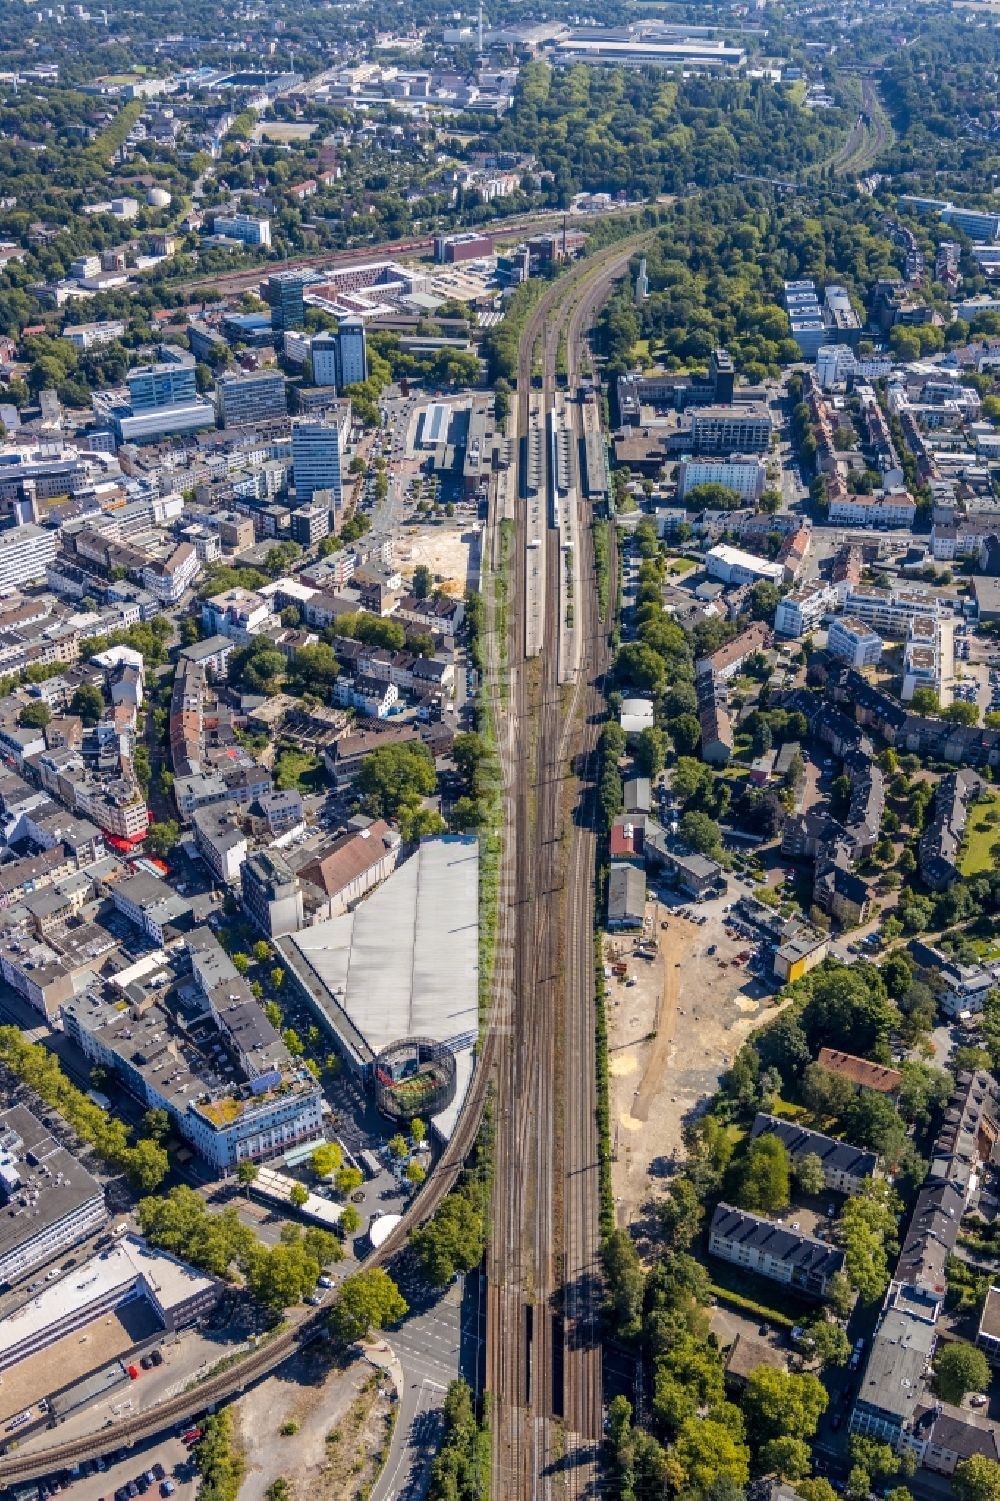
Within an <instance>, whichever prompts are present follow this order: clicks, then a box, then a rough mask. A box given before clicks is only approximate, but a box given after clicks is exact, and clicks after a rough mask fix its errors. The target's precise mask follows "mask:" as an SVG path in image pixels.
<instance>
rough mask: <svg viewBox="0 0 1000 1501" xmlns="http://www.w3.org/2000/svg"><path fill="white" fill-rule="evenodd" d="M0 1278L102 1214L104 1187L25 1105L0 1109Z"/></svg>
mask: <svg viewBox="0 0 1000 1501" xmlns="http://www.w3.org/2000/svg"><path fill="white" fill-rule="evenodd" d="M0 1202H2V1204H3V1213H2V1214H0V1284H2V1283H10V1282H17V1281H18V1280H19V1279H20V1278H22V1277H24V1276H26V1275H27V1274H28V1273H29V1272H30V1271H32V1269H33V1268H34V1267H36V1266H41V1265H42V1264H43V1263H44V1262H46V1261H49V1260H51V1258H52V1257H53V1256H58V1255H59V1254H60V1253H61V1252H62V1251H66V1250H69V1248H70V1247H71V1246H75V1245H76V1244H77V1243H78V1242H79V1241H81V1240H83V1239H84V1237H85V1236H87V1235H90V1234H92V1233H93V1232H94V1231H95V1230H97V1229H99V1228H100V1226H101V1225H103V1224H104V1221H105V1220H106V1219H107V1214H108V1211H107V1207H106V1205H105V1203H104V1193H103V1191H102V1189H101V1185H100V1184H99V1183H98V1182H97V1180H96V1178H93V1177H91V1175H90V1173H88V1172H87V1170H86V1168H84V1167H82V1166H81V1164H80V1163H79V1162H77V1161H76V1159H75V1158H74V1157H71V1156H70V1154H69V1152H67V1151H66V1150H65V1148H63V1147H61V1146H60V1145H59V1143H58V1142H57V1141H56V1140H55V1138H54V1137H53V1136H52V1135H51V1133H50V1132H49V1131H48V1130H47V1129H46V1128H45V1127H44V1126H43V1125H42V1123H41V1121H40V1120H38V1119H37V1117H36V1116H34V1115H32V1113H31V1111H30V1110H26V1109H25V1108H24V1106H23V1105H16V1106H14V1107H13V1108H12V1109H10V1110H5V1111H4V1112H3V1114H2V1115H0Z"/></svg>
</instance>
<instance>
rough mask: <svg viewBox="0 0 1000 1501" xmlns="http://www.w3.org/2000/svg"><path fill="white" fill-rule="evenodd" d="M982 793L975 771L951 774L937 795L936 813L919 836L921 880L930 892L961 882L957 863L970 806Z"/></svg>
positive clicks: (941, 783)
mask: <svg viewBox="0 0 1000 1501" xmlns="http://www.w3.org/2000/svg"><path fill="white" fill-rule="evenodd" d="M982 791H983V780H982V778H981V777H980V776H977V774H976V773H975V772H974V771H950V772H948V773H947V774H946V775H945V776H943V777H942V778H941V780H940V782H939V783H938V785H937V789H936V791H935V793H934V812H933V815H932V816H931V818H930V820H929V821H928V823H927V825H926V827H925V828H924V831H923V833H922V834H921V836H920V878H921V880H922V881H923V883H924V885H925V886H928V887H929V888H930V890H931V891H945V890H947V888H948V887H949V886H952V885H954V883H955V882H956V881H957V880H959V878H960V874H961V873H960V871H959V868H958V859H959V855H960V853H961V849H962V837H963V835H964V833H965V825H966V821H967V819H968V813H969V804H970V803H972V802H973V801H974V800H975V799H976V798H977V797H979V796H980V794H981V793H982Z"/></svg>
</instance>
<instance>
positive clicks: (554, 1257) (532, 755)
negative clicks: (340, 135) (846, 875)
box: [0, 237, 642, 1498]
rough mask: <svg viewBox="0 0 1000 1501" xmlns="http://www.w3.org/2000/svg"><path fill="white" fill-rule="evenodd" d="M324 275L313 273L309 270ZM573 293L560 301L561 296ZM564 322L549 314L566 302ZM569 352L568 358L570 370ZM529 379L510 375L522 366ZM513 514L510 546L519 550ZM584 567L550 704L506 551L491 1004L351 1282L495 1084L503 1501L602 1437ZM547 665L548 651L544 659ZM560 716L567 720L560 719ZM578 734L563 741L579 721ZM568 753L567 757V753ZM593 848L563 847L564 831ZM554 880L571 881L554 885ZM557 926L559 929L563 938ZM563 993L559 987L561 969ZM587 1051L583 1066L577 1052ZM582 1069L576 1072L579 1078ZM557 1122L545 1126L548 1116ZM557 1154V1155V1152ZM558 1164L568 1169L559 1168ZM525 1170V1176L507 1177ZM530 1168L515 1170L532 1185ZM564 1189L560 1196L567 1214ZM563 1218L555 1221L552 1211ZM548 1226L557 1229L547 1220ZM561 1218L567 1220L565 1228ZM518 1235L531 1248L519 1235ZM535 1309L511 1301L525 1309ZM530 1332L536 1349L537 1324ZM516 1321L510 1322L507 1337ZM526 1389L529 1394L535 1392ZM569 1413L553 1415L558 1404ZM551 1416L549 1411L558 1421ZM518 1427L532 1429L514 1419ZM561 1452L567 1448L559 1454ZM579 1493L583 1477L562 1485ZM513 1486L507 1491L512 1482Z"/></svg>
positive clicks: (280, 1342) (70, 1460)
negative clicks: (437, 1128) (461, 1101)
mask: <svg viewBox="0 0 1000 1501" xmlns="http://www.w3.org/2000/svg"><path fill="white" fill-rule="evenodd" d="M641 238H642V237H634V238H633V239H632V240H628V241H621V242H619V243H618V244H617V245H615V246H613V247H608V248H607V249H605V250H603V251H600V252H598V254H596V255H595V256H594V257H592V258H591V259H590V260H588V261H585V262H583V263H581V266H580V267H579V268H578V270H577V271H576V273H575V274H574V273H567V276H566V277H564V278H562V279H560V280H559V281H557V282H554V283H553V285H552V287H551V288H549V289H548V290H547V291H546V292H545V294H544V295H543V297H542V298H541V299H540V301H539V303H538V304H537V306H536V308H535V310H534V312H533V315H532V319H531V322H530V323H529V325H528V328H527V329H526V330H525V337H524V342H523V345H522V348H523V350H525V351H526V355H525V356H524V358H523V360H522V370H521V372H520V374H519V379H518V401H519V419H518V420H519V431H520V432H521V433H522V434H523V433H525V432H526V431H527V407H528V391H529V388H530V383H531V358H532V351H533V349H534V346H535V344H536V343H537V342H538V341H539V339H544V349H543V365H544V370H545V377H544V381H543V387H544V390H543V394H544V396H545V400H546V401H547V402H549V403H551V399H552V396H553V394H554V390H555V360H556V351H557V345H558V337H559V332H560V330H561V328H562V326H563V323H564V322H565V321H566V320H567V319H569V320H570V336H571V338H575V339H576V340H577V343H578V345H579V344H581V343H582V339H583V337H584V335H585V333H586V330H587V328H588V327H589V324H590V322H591V321H592V319H593V316H594V313H595V311H596V310H597V309H598V308H599V307H600V306H601V305H602V303H603V301H604V300H605V299H606V297H607V295H608V293H609V291H610V288H611V286H612V284H613V282H614V280H615V279H616V277H617V276H619V275H620V274H621V272H622V270H623V269H624V267H625V266H626V265H627V263H628V259H629V256H630V255H631V254H632V251H633V250H634V248H635V245H636V244H637V243H639V242H640V240H641ZM324 259H328V257H324ZM568 292H569V293H574V294H575V300H573V299H572V298H571V297H567V293H568ZM564 299H565V305H562V304H563V303H564ZM578 356H579V350H578V349H577V348H572V349H571V350H570V355H569V358H570V364H571V369H574V370H578V368H579V364H578ZM525 364H526V366H527V369H526V372H525V369H524V365H525ZM522 532H523V517H522V516H520V515H519V541H520V542H521V543H523V535H522ZM581 539H582V540H583V543H584V547H585V550H586V552H585V556H586V558H587V559H588V561H587V563H586V566H585V570H584V579H585V583H586V587H585V589H584V599H582V600H580V601H579V603H578V608H580V609H581V610H583V611H584V616H585V621H586V625H585V636H586V639H585V651H584V655H583V668H582V672H581V676H580V679H579V680H578V682H577V683H576V685H575V686H574V688H573V690H572V693H571V695H570V697H569V704H568V705H567V704H566V702H564V698H563V691H562V690H560V688H559V685H558V681H557V678H556V671H557V667H556V652H555V642H556V640H557V636H558V615H557V613H556V614H552V613H551V612H557V611H558V598H559V591H558V589H557V588H556V587H554V583H555V582H557V581H558V569H559V567H560V560H559V556H558V548H557V547H555V546H548V548H547V558H546V567H547V568H548V569H549V580H550V582H553V587H552V588H549V589H547V591H546V597H547V600H548V601H549V603H548V606H547V609H548V611H549V612H550V613H549V615H548V616H547V619H546V643H547V649H546V651H545V653H544V654H543V657H542V658H541V659H540V661H539V663H537V664H536V667H538V668H540V669H541V671H540V672H536V673H535V674H534V676H533V677H532V675H530V674H529V673H528V671H527V664H526V662H525V660H524V640H525V619H524V598H525V591H524V563H523V551H524V550H523V546H518V545H517V544H516V545H515V550H514V587H513V589H512V592H511V593H512V600H513V601H515V602H516V603H517V605H518V607H517V608H514V609H512V610H511V627H512V630H511V635H512V639H511V644H510V651H509V659H508V660H509V662H510V664H511V685H512V686H511V693H510V698H509V706H508V708H507V709H506V711H505V710H504V709H503V707H502V706H501V705H500V703H499V696H498V695H496V655H495V653H496V642H495V636H491V641H490V652H491V654H492V657H491V660H492V661H493V664H494V671H493V672H492V673H491V678H492V684H491V691H493V692H494V695H495V700H494V701H495V704H496V706H497V709H498V743H499V750H500V759H501V767H502V770H503V775H504V784H505V798H506V812H507V815H508V818H507V828H508V830H510V831H511V835H512V837H511V838H510V839H509V840H508V851H507V858H506V864H505V870H504V873H503V877H502V881H501V896H502V899H501V902H500V924H499V934H498V943H497V967H496V973H495V1001H494V1012H493V1017H492V1020H491V1025H490V1026H489V1027H488V1028H487V1029H486V1032H485V1036H484V1040H483V1044H482V1050H481V1054H480V1058H479V1061H478V1065H477V1068H476V1072H475V1074H474V1076H473V1081H472V1085H471V1087H470V1092H469V1097H468V1099H467V1101H466V1105H465V1109H464V1110H463V1113H462V1116H461V1118H460V1120H459V1123H458V1127H457V1129H456V1132H455V1135H454V1137H453V1138H452V1140H451V1142H450V1143H449V1145H448V1149H447V1151H446V1152H445V1154H444V1155H443V1156H442V1158H441V1159H440V1160H439V1162H438V1165H437V1167H436V1169H435V1172H434V1174H433V1175H432V1176H431V1177H430V1178H429V1179H428V1181H427V1183H426V1185H425V1187H424V1189H423V1191H422V1192H421V1194H420V1195H419V1197H418V1198H417V1200H416V1201H415V1203H414V1205H413V1207H412V1209H411V1211H410V1213H408V1214H407V1215H406V1216H404V1219H403V1220H402V1222H401V1223H400V1224H399V1225H398V1226H397V1227H396V1229H395V1230H394V1231H393V1233H392V1235H391V1236H390V1237H389V1238H388V1240H387V1241H386V1242H385V1244H384V1245H383V1246H382V1247H380V1248H379V1250H378V1251H376V1252H374V1253H373V1254H372V1255H371V1256H370V1257H369V1259H368V1260H367V1261H366V1263H365V1264H366V1266H386V1265H389V1264H391V1263H392V1262H393V1260H394V1259H395V1257H396V1256H398V1255H399V1254H400V1253H401V1252H402V1250H403V1249H404V1248H405V1246H406V1243H407V1240H408V1238H409V1234H410V1232H411V1231H412V1230H413V1229H415V1228H417V1226H418V1225H421V1224H423V1223H424V1222H425V1221H426V1220H427V1219H429V1218H430V1217H431V1215H432V1214H433V1213H434V1211H435V1210H436V1208H437V1206H438V1205H439V1203H440V1202H441V1200H442V1199H443V1198H444V1196H445V1195H446V1194H447V1193H448V1192H449V1190H450V1189H451V1188H452V1187H453V1185H454V1183H455V1180H456V1178H457V1177H458V1174H459V1172H460V1171H461V1169H462V1166H463V1164H464V1162H465V1159H466V1158H467V1156H468V1154H469V1152H470V1151H471V1149H472V1146H473V1144H474V1142H475V1139H476V1133H477V1131H478V1129H479V1122H480V1119H481V1116H482V1111H483V1106H484V1104H485V1100H486V1094H487V1090H488V1088H489V1085H490V1082H491V1080H493V1079H494V1078H495V1080H496V1084H497V1094H498V1100H499V1102H500V1108H499V1110H498V1133H497V1134H498V1163H497V1167H498V1170H497V1180H498V1183H500V1182H501V1181H502V1184H503V1188H502V1191H498V1193H497V1196H496V1199H495V1205H494V1229H493V1237H492V1250H491V1255H490V1310H489V1327H490V1329H491V1330H492V1333H493V1337H492V1340H491V1349H490V1372H489V1376H490V1385H491V1388H492V1390H493V1392H494V1394H495V1398H496V1410H497V1422H496V1424H495V1429H494V1432H495V1434H497V1435H499V1434H500V1433H501V1432H503V1433H506V1434H507V1435H508V1438H509V1441H510V1443H511V1448H510V1451H509V1457H508V1458H507V1459H505V1460H503V1461H502V1462H501V1463H499V1464H498V1465H495V1471H494V1473H495V1474H496V1476H497V1484H498V1486H499V1487H500V1494H502V1495H503V1496H504V1497H505V1498H506V1497H507V1496H509V1495H513V1494H516V1495H528V1494H531V1495H536V1494H537V1488H536V1481H537V1478H538V1477H539V1476H541V1475H543V1473H544V1471H545V1470H546V1469H548V1468H549V1467H551V1466H552V1465H554V1464H561V1463H563V1461H562V1460H561V1459H560V1453H561V1449H562V1442H561V1438H560V1435H559V1432H558V1431H557V1424H558V1423H559V1420H560V1417H561V1412H562V1410H563V1408H564V1407H565V1408H566V1409H567V1412H568V1414H571V1415H572V1420H573V1422H574V1424H575V1425H576V1426H575V1428H574V1430H573V1431H574V1434H576V1435H579V1436H581V1442H582V1447H583V1449H584V1451H585V1452H586V1454H587V1455H588V1456H590V1457H588V1460H587V1463H588V1464H592V1463H593V1456H595V1455H596V1445H597V1443H598V1442H599V1439H600V1432H601V1392H600V1348H599V1344H598V1341H597V1300H598V1296H599V1286H598V1277H597V1262H596V1256H597V1247H598V1236H597V1214H598V1201H597V1193H598V1190H597V1149H596V1133H595V1129H594V1087H595V1085H594V1081H595V1072H594V1068H593V1042H594V1039H593V1031H594V1028H593V978H592V910H591V909H590V907H589V906H588V903H589V902H590V901H591V899H592V874H593V844H592V839H593V833H592V829H591V828H590V826H589V815H586V814H583V815H580V818H581V821H580V822H579V823H577V822H574V823H573V825H572V834H573V838H572V840H571V842H570V851H569V857H568V858H569V865H568V867H567V864H566V861H567V855H566V853H565V852H564V851H562V835H563V829H564V823H563V820H564V817H565V818H569V817H570V816H571V815H574V814H575V812H576V806H577V805H578V806H582V807H586V806H587V805H588V804H589V802H590V797H589V781H588V780H586V779H584V780H583V782H582V791H580V792H574V791H573V790H572V789H571V788H569V786H568V778H567V757H568V755H570V754H576V753H579V754H581V755H582V756H583V759H584V770H585V771H587V770H588V769H589V768H590V766H591V765H592V760H593V754H594V745H595V744H596V725H595V722H594V721H595V717H596V703H597V692H596V684H597V681H598V677H599V673H600V671H601V670H603V657H602V653H603V652H606V643H605V642H604V640H603V634H602V632H601V630H600V627H599V625H598V622H597V617H596V593H595V591H594V589H593V587H592V582H593V580H592V573H593V562H592V557H591V556H590V533H589V528H587V527H581ZM548 648H551V649H548ZM569 708H571V709H572V713H568V712H567V710H568V709H569ZM578 721H581V722H582V723H581V728H580V730H579V732H578V730H577V722H578ZM577 742H579V744H578V743H577ZM581 829H583V830H585V837H586V838H588V839H589V840H590V841H591V843H590V846H589V850H588V849H587V848H585V847H584V846H583V845H580V847H579V848H578V844H577V839H578V834H579V831H580V830H581ZM567 870H568V873H567ZM564 923H568V927H566V929H565V932H564ZM570 953H572V955H573V958H572V959H571V960H570V959H568V957H567V959H566V962H567V965H568V968H567V971H566V974H567V976H568V977H570V980H571V984H572V990H571V989H570V984H568V983H567V984H565V985H564V983H563V972H562V965H563V963H564V954H565V955H566V956H568V955H569V954H570ZM588 1050H589V1053H588ZM588 1058H589V1062H588ZM557 1105H558V1109H557ZM563 1143H565V1149H564V1146H563ZM564 1150H565V1156H564V1155H563V1154H564ZM522 1167H523V1168H524V1171H522ZM529 1167H530V1170H529ZM566 1182H569V1183H570V1184H571V1192H570V1195H569V1197H568V1198H565V1199H564V1189H565V1184H566ZM570 1205H571V1206H572V1207H564V1206H570ZM557 1211H558V1212H557ZM566 1215H568V1216H570V1218H571V1219H572V1228H571V1229H569V1230H568V1229H567V1222H566V1218H565V1217H566ZM528 1227H530V1234H527V1229H528ZM566 1245H570V1246H571V1247H572V1252H571V1258H572V1259H573V1261H574V1264H578V1265H580V1266H583V1267H585V1268H587V1269H588V1271H587V1275H586V1278H585V1279H582V1280H581V1281H580V1282H578V1283H577V1284H576V1285H574V1287H573V1289H572V1293H571V1301H570V1303H569V1304H568V1307H569V1319H570V1324H571V1327H572V1330H573V1338H574V1345H573V1349H572V1350H571V1351H570V1352H568V1353H569V1356H570V1358H569V1361H568V1365H567V1367H566V1374H564V1376H563V1379H562V1380H561V1381H559V1382H558V1383H557V1384H558V1386H559V1387H561V1388H563V1389H564V1390H562V1391H557V1390H555V1386H554V1383H553V1367H554V1365H555V1364H556V1363H557V1362H556V1361H555V1360H554V1357H553V1338H554V1337H555V1339H556V1340H557V1342H559V1343H562V1344H565V1338H564V1335H563V1332H562V1331H563V1329H564V1326H565V1324H566V1318H565V1316H564V1313H563V1307H562V1303H563V1289H564V1286H565V1283H566V1275H565V1268H566V1252H565V1250H564V1247H565V1246H566ZM528 1291H531V1293H532V1295H531V1296H530V1297H526V1296H525V1294H526V1292H528ZM536 1316H537V1323H538V1326H539V1327H538V1332H537V1342H536V1330H535V1323H536ZM512 1321H513V1322H512ZM324 1322H325V1315H324V1314H323V1313H322V1312H321V1313H317V1314H312V1315H310V1316H309V1317H308V1318H307V1319H303V1320H301V1321H300V1322H299V1323H297V1324H296V1325H294V1327H292V1328H290V1329H287V1330H284V1331H282V1332H281V1333H280V1334H278V1335H276V1336H275V1337H274V1338H273V1339H271V1340H270V1341H269V1342H268V1343H267V1344H265V1345H264V1346H262V1347H261V1348H259V1349H258V1350H256V1351H253V1352H252V1353H251V1354H249V1355H247V1356H246V1358H245V1359H244V1360H241V1361H240V1362H239V1363H238V1364H237V1365H235V1366H231V1367H230V1368H229V1369H227V1370H226V1371H222V1372H219V1373H218V1375H216V1376H210V1377H209V1378H208V1379H207V1380H205V1381H202V1382H200V1383H199V1384H198V1385H197V1386H195V1387H192V1389H191V1390H190V1391H187V1392H182V1393H179V1394H177V1395H176V1396H173V1397H170V1398H168V1399H166V1400H165V1401H163V1402H161V1403H159V1404H158V1405H157V1406H155V1407H153V1408H151V1409H150V1410H149V1411H147V1412H143V1413H137V1414H134V1415H133V1416H131V1417H128V1418H125V1419H123V1420H122V1421H121V1422H117V1423H114V1424H113V1425H111V1426H109V1427H106V1428H103V1429H99V1430H97V1431H96V1432H95V1433H93V1434H91V1435H89V1436H87V1437H85V1438H79V1437H78V1438H74V1439H72V1440H70V1441H67V1442H64V1443H58V1442H57V1443H54V1444H52V1445H50V1446H49V1447H47V1448H45V1449H43V1450H38V1451H36V1452H33V1453H19V1452H18V1451H17V1450H16V1449H14V1450H11V1451H10V1452H9V1453H7V1454H5V1455H2V1456H0V1486H9V1485H12V1484H15V1483H17V1482H22V1481H29V1480H35V1479H40V1478H42V1477H44V1476H45V1475H48V1474H51V1473H52V1472H53V1471H57V1470H60V1469H64V1468H67V1467H69V1466H71V1465H73V1464H78V1463H80V1462H81V1461H83V1460H85V1459H93V1458H96V1457H97V1456H98V1455H99V1454H102V1453H104V1452H106V1451H107V1450H108V1448H110V1447H114V1448H119V1447H122V1446H127V1447H130V1446H132V1445H133V1444H137V1443H141V1442H144V1441H145V1440H147V1439H150V1438H154V1437H156V1436H157V1435H158V1434H161V1433H163V1432H165V1431H166V1430H167V1429H169V1428H171V1427H174V1426H176V1425H177V1424H179V1423H181V1422H187V1421H188V1420H190V1419H191V1418H193V1417H196V1416H197V1415H198V1414H200V1413H204V1412H205V1411H207V1410H209V1409H214V1408H216V1407H218V1406H219V1405H221V1404H223V1403H225V1402H227V1401H228V1400H230V1399H231V1398H233V1397H235V1396H238V1395H239V1394H241V1393H242V1392H243V1391H245V1390H246V1389H247V1388H248V1387H249V1386H251V1385H253V1384H254V1383H255V1382H257V1381H260V1380H262V1379H264V1378H265V1377H266V1376H268V1375H270V1374H271V1373H272V1372H273V1371H274V1370H276V1369H277V1368H278V1367H279V1366H280V1365H282V1364H283V1363H284V1361H285V1360H287V1359H288V1357H289V1356H290V1355H292V1354H293V1353H294V1352H295V1351H296V1350H297V1349H298V1348H299V1347H300V1346H301V1345H302V1344H303V1343H306V1342H307V1341H308V1340H310V1339H313V1338H316V1337H317V1336H318V1335H319V1334H320V1333H321V1332H322V1328H323V1325H324ZM533 1376H534V1381H533ZM565 1394H568V1395H569V1398H570V1400H569V1402H568V1404H567V1402H566V1395H565ZM553 1409H558V1412H555V1411H554V1410H553ZM529 1415H531V1416H529ZM567 1442H569V1440H568V1439H567ZM566 1473H567V1474H568V1475H572V1476H573V1486H574V1488H572V1489H569V1488H567V1489H566V1490H565V1491H564V1492H563V1494H567V1495H577V1494H580V1495H582V1494H584V1490H583V1489H580V1488H577V1481H579V1482H580V1485H582V1484H583V1479H582V1477H583V1473H584V1471H583V1468H582V1467H580V1468H579V1469H578V1470H576V1471H574V1470H573V1469H572V1467H571V1468H570V1469H569V1470H567V1472H566ZM514 1476H516V1477H517V1479H516V1483H515V1480H514Z"/></svg>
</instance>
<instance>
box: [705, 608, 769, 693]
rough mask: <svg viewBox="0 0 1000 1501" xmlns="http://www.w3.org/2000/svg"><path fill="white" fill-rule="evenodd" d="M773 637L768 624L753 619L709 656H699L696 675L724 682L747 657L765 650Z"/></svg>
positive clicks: (733, 675)
mask: <svg viewBox="0 0 1000 1501" xmlns="http://www.w3.org/2000/svg"><path fill="white" fill-rule="evenodd" d="M773 639H774V637H773V635H772V633H771V628H770V626H768V625H765V624H764V622H763V621H762V620H754V621H753V622H751V624H750V625H748V626H747V628H746V630H745V631H741V632H740V634H739V635H738V636H735V637H734V638H733V640H732V641H727V642H726V643H725V645H724V646H720V647H719V648H718V649H717V650H716V651H714V652H712V653H711V655H710V656H707V657H702V658H700V659H699V661H698V662H697V664H696V670H697V673H698V676H699V677H701V676H704V675H708V676H711V677H714V678H715V679H716V680H717V681H718V682H720V683H726V682H728V681H729V679H730V678H734V677H736V676H737V675H738V673H739V671H740V669H741V668H742V666H743V664H744V662H746V661H747V659H748V658H749V657H752V656H755V655H756V654H757V653H758V652H764V651H767V650H768V648H769V647H770V646H771V644H772V641H773Z"/></svg>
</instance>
